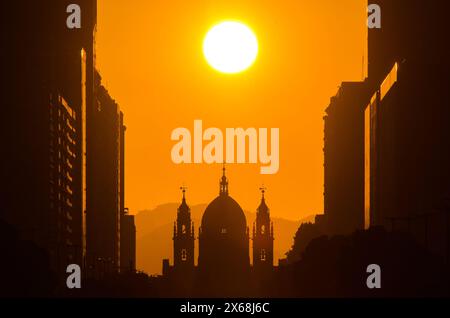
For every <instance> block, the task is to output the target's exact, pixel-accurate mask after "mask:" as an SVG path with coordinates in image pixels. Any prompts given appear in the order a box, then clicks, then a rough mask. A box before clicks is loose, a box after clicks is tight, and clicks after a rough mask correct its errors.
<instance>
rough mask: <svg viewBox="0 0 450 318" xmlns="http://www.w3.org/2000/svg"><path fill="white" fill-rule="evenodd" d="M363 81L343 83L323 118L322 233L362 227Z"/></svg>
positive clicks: (365, 99)
mask: <svg viewBox="0 0 450 318" xmlns="http://www.w3.org/2000/svg"><path fill="white" fill-rule="evenodd" d="M368 95H369V93H368V88H367V82H344V83H342V85H341V87H340V88H339V90H338V93H337V94H336V96H334V97H332V98H331V101H330V105H329V106H328V107H327V109H326V111H325V112H326V115H325V117H324V148H323V151H324V217H325V219H326V222H328V226H326V231H327V232H329V233H335V234H350V233H352V232H353V231H355V230H356V229H363V228H364V106H363V105H366V104H367V100H368V97H367V96H368Z"/></svg>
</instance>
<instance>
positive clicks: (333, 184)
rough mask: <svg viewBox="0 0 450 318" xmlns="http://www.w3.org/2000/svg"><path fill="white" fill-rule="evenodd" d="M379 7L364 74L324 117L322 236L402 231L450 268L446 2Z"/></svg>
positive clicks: (334, 101) (344, 86)
mask: <svg viewBox="0 0 450 318" xmlns="http://www.w3.org/2000/svg"><path fill="white" fill-rule="evenodd" d="M377 4H378V5H379V6H380V8H381V19H382V20H381V28H380V29H377V28H374V29H369V31H368V48H369V49H368V61H369V62H368V77H367V79H365V81H364V82H361V83H353V84H351V85H349V84H348V83H343V84H342V86H341V88H340V90H339V92H338V94H337V95H336V96H335V97H334V98H332V102H331V104H330V107H329V108H328V109H327V116H326V117H325V151H324V155H325V196H324V201H325V216H326V217H327V222H328V234H336V233H342V230H343V227H346V229H345V230H346V232H347V233H348V232H351V231H354V230H357V229H360V228H366V229H367V228H369V227H372V226H382V227H384V228H386V229H388V230H394V231H403V232H406V233H409V234H410V235H412V236H413V237H415V238H416V240H417V241H418V242H420V243H421V244H422V245H423V246H425V247H426V248H427V249H428V250H429V251H431V252H433V253H435V254H437V255H440V256H441V257H442V258H443V259H446V260H447V262H448V260H449V259H450V258H449V257H450V256H449V254H450V226H449V225H448V224H450V223H449V211H450V204H449V203H450V178H449V177H450V167H449V165H448V164H447V163H448V162H449V160H450V150H449V149H450V148H449V147H448V145H449V140H450V139H449V137H450V107H449V105H448V99H447V87H449V84H450V79H449V77H448V73H449V70H450V63H449V59H448V56H449V50H450V45H448V43H447V42H446V41H444V40H443V39H444V38H446V33H447V32H448V27H447V26H446V18H445V14H446V12H448V9H449V8H450V5H449V4H448V2H446V1H440V0H439V1H433V2H426V1H414V2H411V1H385V0H382V1H378V2H377ZM350 86H353V87H354V89H351V88H350ZM357 87H359V88H357ZM343 95H346V96H347V97H346V98H342V96H343ZM337 101H340V102H338V103H337ZM333 108H334V111H333V114H334V115H332V110H333ZM350 109H351V110H350ZM338 113H340V115H338ZM333 116H335V118H334V119H333ZM333 121H334V122H335V123H336V124H335V125H331V123H332V122H333ZM337 125H339V127H340V128H339V129H336V127H337ZM346 127H348V129H350V131H351V133H349V130H348V129H347V128H346ZM351 143H353V146H351V147H350V144H351ZM347 164H348V165H347ZM351 164H352V165H353V167H351V166H350V165H351ZM351 198H352V201H353V202H351V203H348V202H349V201H350V199H351ZM362 202H364V204H362ZM349 205H351V206H349ZM362 206H363V207H364V208H362ZM350 214H351V215H350ZM355 221H357V222H355ZM344 222H349V223H348V224H344ZM362 224H363V226H362Z"/></svg>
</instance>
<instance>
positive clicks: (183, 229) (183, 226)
mask: <svg viewBox="0 0 450 318" xmlns="http://www.w3.org/2000/svg"><path fill="white" fill-rule="evenodd" d="M181 233H183V234H186V225H184V224H183V225H182V226H181Z"/></svg>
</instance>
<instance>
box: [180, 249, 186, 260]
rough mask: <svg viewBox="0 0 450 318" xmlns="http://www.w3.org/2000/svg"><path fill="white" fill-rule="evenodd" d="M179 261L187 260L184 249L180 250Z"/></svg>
mask: <svg viewBox="0 0 450 318" xmlns="http://www.w3.org/2000/svg"><path fill="white" fill-rule="evenodd" d="M181 260H182V261H185V260H187V251H186V249H185V248H183V249H182V250H181Z"/></svg>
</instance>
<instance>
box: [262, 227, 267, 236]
mask: <svg viewBox="0 0 450 318" xmlns="http://www.w3.org/2000/svg"><path fill="white" fill-rule="evenodd" d="M264 233H266V226H265V225H262V226H261V234H262V235H264Z"/></svg>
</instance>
